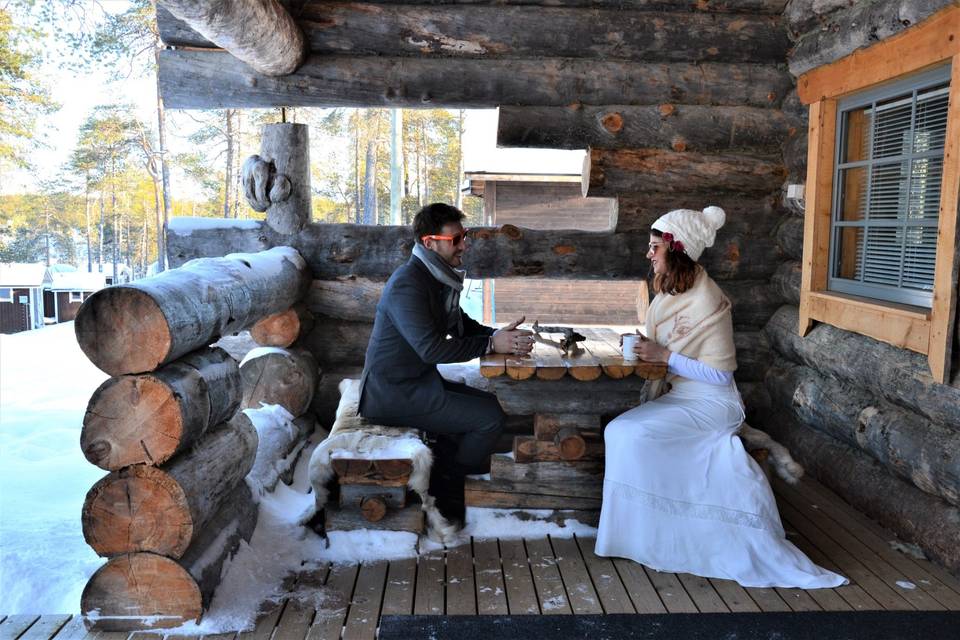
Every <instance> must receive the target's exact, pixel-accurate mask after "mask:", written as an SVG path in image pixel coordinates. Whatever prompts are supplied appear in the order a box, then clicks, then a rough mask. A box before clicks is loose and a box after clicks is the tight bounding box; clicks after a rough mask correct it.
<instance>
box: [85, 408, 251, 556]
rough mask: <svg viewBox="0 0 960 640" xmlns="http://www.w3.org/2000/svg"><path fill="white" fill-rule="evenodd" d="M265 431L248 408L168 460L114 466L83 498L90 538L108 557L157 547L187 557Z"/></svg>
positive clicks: (241, 475)
mask: <svg viewBox="0 0 960 640" xmlns="http://www.w3.org/2000/svg"><path fill="white" fill-rule="evenodd" d="M257 441H258V436H257V431H256V429H255V428H254V427H253V424H252V423H251V422H250V419H249V418H248V417H247V416H246V415H245V414H244V413H242V412H240V413H237V414H236V416H234V417H233V418H232V419H231V420H230V421H229V422H226V423H224V424H222V425H220V426H219V427H217V428H216V429H214V430H213V431H210V432H209V433H207V434H206V435H204V436H203V438H201V439H200V440H199V441H198V442H197V443H196V445H195V446H194V447H192V448H190V449H189V450H187V451H185V452H184V453H182V454H181V455H179V456H177V457H175V458H174V459H173V460H171V461H170V462H169V463H168V464H166V465H165V466H164V467H162V468H160V467H151V466H146V465H134V466H131V467H125V468H123V469H121V470H119V471H113V472H111V473H109V474H108V475H107V476H106V477H104V478H103V479H101V480H100V481H99V482H97V483H96V484H95V485H93V488H91V489H90V491H89V492H88V493H87V497H86V499H85V500H84V504H83V514H82V517H81V519H82V521H83V537H84V539H85V540H86V541H87V544H89V545H90V546H91V547H92V548H93V550H94V551H96V552H97V554H98V555H101V556H108V557H109V556H115V555H120V554H124V553H133V552H136V551H150V552H153V553H159V554H161V555H166V556H170V557H173V558H179V557H181V556H182V555H183V554H184V552H185V551H186V550H187V547H189V546H190V543H191V542H192V541H193V540H194V539H196V538H197V537H198V536H199V535H200V533H201V532H202V531H203V530H204V527H205V526H206V525H207V523H208V522H210V520H212V519H213V517H214V516H215V515H216V513H217V511H218V510H219V509H220V507H221V506H222V505H223V504H224V501H225V499H226V498H227V497H229V496H230V494H231V493H232V492H233V490H234V489H235V488H236V486H237V485H238V484H239V483H241V482H243V478H244V476H246V475H247V473H249V472H250V470H251V469H252V468H253V463H254V460H255V458H256V455H257Z"/></svg>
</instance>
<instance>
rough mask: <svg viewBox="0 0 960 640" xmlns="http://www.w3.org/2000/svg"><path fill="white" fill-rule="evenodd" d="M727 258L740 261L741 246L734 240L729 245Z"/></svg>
mask: <svg viewBox="0 0 960 640" xmlns="http://www.w3.org/2000/svg"><path fill="white" fill-rule="evenodd" d="M727 260H729V261H730V262H735V263H739V262H740V247H739V246H738V245H737V244H735V243H733V242H731V243H730V244H728V245H727Z"/></svg>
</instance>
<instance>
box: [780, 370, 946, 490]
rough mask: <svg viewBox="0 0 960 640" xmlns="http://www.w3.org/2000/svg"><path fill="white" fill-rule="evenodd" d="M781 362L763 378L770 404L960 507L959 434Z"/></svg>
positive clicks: (868, 395) (863, 393)
mask: <svg viewBox="0 0 960 640" xmlns="http://www.w3.org/2000/svg"><path fill="white" fill-rule="evenodd" d="M783 365H785V363H781V366H775V367H773V368H771V369H770V371H769V373H768V375H767V379H766V387H767V390H768V391H769V393H770V396H771V399H772V400H773V402H774V405H775V406H777V407H779V408H781V409H782V410H785V411H789V412H790V413H792V414H793V415H795V416H796V417H797V419H798V420H800V421H801V422H803V423H805V424H807V425H810V426H811V427H813V428H814V429H817V430H818V431H821V432H824V433H826V434H827V435H830V436H832V437H834V438H837V439H838V440H840V441H842V442H844V443H845V444H847V445H850V446H852V447H857V448H859V449H862V450H863V451H865V452H866V453H867V454H869V455H870V456H871V457H872V458H873V459H875V460H877V461H878V462H879V463H880V464H882V465H883V466H884V467H886V468H887V469H888V470H889V471H890V472H891V473H892V474H894V475H896V476H899V477H900V478H902V479H903V480H906V481H907V482H912V483H913V484H914V485H915V486H916V487H917V488H918V489H920V490H922V491H925V492H927V493H929V494H931V495H934V496H938V497H940V498H943V499H944V500H946V501H947V502H949V503H951V504H953V505H954V506H960V476H958V474H957V468H958V467H957V465H958V461H960V433H957V432H956V431H954V430H953V429H950V428H949V427H944V426H942V425H938V424H936V423H935V422H931V421H930V420H926V419H924V418H922V417H920V416H918V415H916V414H914V413H911V412H908V411H904V410H903V409H899V408H897V407H895V406H894V405H892V404H890V403H888V402H884V401H882V400H879V401H878V400H877V399H875V398H874V397H873V396H871V395H870V394H869V393H866V392H865V391H862V390H860V389H857V388H855V387H850V386H848V385H843V384H838V383H836V382H834V381H832V380H831V379H829V378H825V377H823V376H821V375H819V374H818V373H817V372H816V371H814V370H813V369H810V368H808V367H803V366H783Z"/></svg>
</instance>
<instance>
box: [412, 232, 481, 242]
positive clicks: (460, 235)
mask: <svg viewBox="0 0 960 640" xmlns="http://www.w3.org/2000/svg"><path fill="white" fill-rule="evenodd" d="M469 232H470V229H464V230H463V231H461V232H460V233H458V234H456V235H454V236H438V235H429V236H420V242H423V241H424V240H449V241H450V242H452V243H453V244H460V241H461V240H466V239H467V233H469Z"/></svg>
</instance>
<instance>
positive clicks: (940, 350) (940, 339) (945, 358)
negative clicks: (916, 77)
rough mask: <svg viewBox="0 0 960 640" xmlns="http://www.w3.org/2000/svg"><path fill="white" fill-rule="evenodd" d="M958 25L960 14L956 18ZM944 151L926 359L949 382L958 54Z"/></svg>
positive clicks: (959, 187)
mask: <svg viewBox="0 0 960 640" xmlns="http://www.w3.org/2000/svg"><path fill="white" fill-rule="evenodd" d="M957 17H958V21H960V13H958V14H957ZM948 109H949V111H948V112H947V131H946V138H945V146H944V149H943V180H942V182H941V186H940V214H939V215H940V220H939V225H938V227H937V259H936V269H935V271H934V277H933V306H932V309H931V320H930V344H929V347H928V348H927V355H928V358H929V361H930V371H931V372H932V373H933V378H934V380H937V381H938V382H947V381H948V380H949V379H950V363H951V361H952V357H951V356H952V355H953V332H954V328H955V326H956V321H957V295H958V293H960V292H958V291H957V276H958V271H960V260H958V259H957V246H958V242H960V239H958V237H957V231H958V228H960V225H958V224H957V216H960V53H958V54H957V55H955V56H954V57H953V70H952V72H951V77H950V102H949V107H948Z"/></svg>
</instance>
